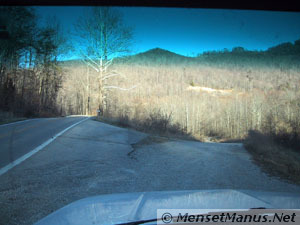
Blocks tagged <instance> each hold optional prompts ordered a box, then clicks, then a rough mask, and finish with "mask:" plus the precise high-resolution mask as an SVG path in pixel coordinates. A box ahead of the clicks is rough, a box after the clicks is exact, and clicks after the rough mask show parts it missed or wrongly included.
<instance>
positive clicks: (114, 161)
mask: <svg viewBox="0 0 300 225" xmlns="http://www.w3.org/2000/svg"><path fill="white" fill-rule="evenodd" d="M72 119H74V118H72ZM74 120H75V119H74ZM60 121H64V119H61V120H60ZM45 123H46V124H47V123H48V122H45ZM49 123H50V122H49ZM199 189H200V190H207V189H249V190H260V191H285V192H293V193H300V187H299V186H296V185H293V184H290V183H288V182H286V181H284V180H281V179H279V178H277V177H273V176H269V175H267V174H265V173H264V172H263V171H261V169H260V168H259V167H258V166H256V165H255V164H254V163H253V162H252V160H251V157H250V155H249V154H248V153H247V151H246V150H245V149H244V148H243V146H242V144H237V143H234V144H229V143H227V144H225V143H224V144H218V143H200V142H195V141H184V140H167V139H165V138H161V137H151V136H149V135H147V134H144V133H140V132H137V131H133V130H130V129H125V128H119V127H114V126H110V125H108V124H104V123H100V122H97V121H93V120H87V121H85V122H83V123H81V124H79V125H77V126H75V127H74V128H72V129H70V130H68V131H67V132H66V133H64V134H63V135H62V136H60V137H58V138H57V139H56V140H55V141H53V142H52V143H51V144H49V145H48V146H46V147H45V148H44V149H43V150H42V151H40V152H38V153H36V154H35V155H33V156H32V157H31V158H29V159H27V160H26V161H24V162H23V163H21V164H20V165H18V166H16V167H15V168H13V169H12V170H10V171H8V172H7V173H5V174H3V175H2V176H0V224H18V225H22V224H32V223H34V222H36V221H38V220H39V219H41V218H43V217H44V216H46V215H48V214H49V213H51V212H53V211H54V210H57V209H59V208H61V207H63V206H64V205H66V204H68V203H71V202H73V201H76V200H78V199H81V198H85V197H88V196H93V195H100V194H110V193H121V192H139V191H168V190H199ZM216 201H218V199H216Z"/></svg>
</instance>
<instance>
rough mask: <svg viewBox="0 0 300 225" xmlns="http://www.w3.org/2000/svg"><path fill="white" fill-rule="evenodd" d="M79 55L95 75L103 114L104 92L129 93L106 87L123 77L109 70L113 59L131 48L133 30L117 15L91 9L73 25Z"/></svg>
mask: <svg viewBox="0 0 300 225" xmlns="http://www.w3.org/2000/svg"><path fill="white" fill-rule="evenodd" d="M76 31H77V35H78V36H79V37H80V41H79V42H80V43H78V46H79V49H80V54H81V56H82V58H83V61H84V62H85V64H87V65H88V66H89V67H91V68H93V69H94V70H95V71H96V72H97V73H98V78H97V82H98V87H99V93H98V94H99V95H98V103H99V109H100V110H101V111H103V112H105V111H106V106H107V100H106V99H107V90H108V89H119V90H130V89H132V88H134V87H135V86H133V87H130V88H121V87H117V86H112V85H108V84H107V80H108V79H110V78H112V77H115V76H123V77H125V76H124V75H121V74H120V73H118V72H117V71H114V70H111V69H109V67H110V66H111V65H112V62H113V59H114V58H115V57H116V56H120V55H122V54H124V53H127V52H128V51H129V47H130V45H131V44H132V36H133V35H132V29H131V28H130V27H127V26H125V25H124V24H123V19H122V15H121V13H120V12H119V11H117V10H116V9H113V8H109V7H93V8H92V9H90V10H89V11H88V13H87V14H86V15H85V17H82V18H80V19H79V21H78V23H77V24H76Z"/></svg>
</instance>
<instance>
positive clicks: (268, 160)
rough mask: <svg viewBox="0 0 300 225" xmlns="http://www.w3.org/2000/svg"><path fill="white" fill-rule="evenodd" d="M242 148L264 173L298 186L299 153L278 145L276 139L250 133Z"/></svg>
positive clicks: (253, 132) (299, 180)
mask: <svg viewBox="0 0 300 225" xmlns="http://www.w3.org/2000/svg"><path fill="white" fill-rule="evenodd" d="M244 146H245V148H246V149H247V150H248V152H249V153H250V154H251V155H252V157H253V160H254V162H256V163H257V164H258V165H259V166H260V167H261V168H262V169H263V170H264V171H265V172H267V173H268V174H270V175H276V176H279V177H281V178H283V179H287V180H289V181H292V182H294V183H297V184H300V152H299V151H298V152H297V151H295V150H296V149H293V148H289V147H286V145H281V144H279V143H278V139H276V137H273V136H270V135H265V134H262V133H260V132H256V131H250V132H249V135H248V137H247V138H246V140H245V141H244Z"/></svg>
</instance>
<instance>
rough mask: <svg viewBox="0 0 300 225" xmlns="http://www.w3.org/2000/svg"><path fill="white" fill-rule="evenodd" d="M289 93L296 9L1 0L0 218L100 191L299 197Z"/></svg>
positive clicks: (296, 117) (5, 220)
mask: <svg viewBox="0 0 300 225" xmlns="http://www.w3.org/2000/svg"><path fill="white" fill-rule="evenodd" d="M299 90H300V13H299V12H279V11H262V10H260V11H259V10H231V9H200V8H164V7H160V8H159V7H157V8H156V7H112V6H111V7H100V6H98V7H96V6H89V7H87V6H72V7H71V6H61V7H58V6H56V7H54V6H30V7H29V6H28V7H25V6H10V7H8V6H1V7H0V115H1V116H0V123H1V125H0V146H1V147H0V148H1V150H0V203H1V207H0V224H33V223H36V222H37V221H39V220H40V219H42V218H43V217H45V216H47V215H48V214H50V213H52V212H53V211H55V210H58V209H59V208H61V207H63V206H65V205H67V204H69V203H72V202H74V201H76V200H79V199H82V198H86V197H90V196H96V195H103V194H116V193H132V192H152V191H183V190H219V189H222V190H223V189H229V190H250V191H263V192H288V193H298V194H299V193H300V186H299V184H300V173H299V171H300V152H299V149H300V91H299ZM282 201H284V200H282ZM206 202H207V204H208V202H209V201H206ZM225 202H226V201H225V200H224V201H221V203H225ZM221 203H220V204H221ZM242 203H243V202H241V204H242ZM116 205H118V204H117V203H116ZM246 206H247V207H248V205H246ZM202 207H205V206H204V205H203V206H202ZM209 207H211V208H213V202H212V203H211V205H209ZM219 207H222V206H221V205H219ZM224 207H225V206H224ZM237 207H240V206H237ZM251 207H265V205H254V206H251V205H249V208H251ZM143 219H145V220H146V219H153V218H152V217H151V218H140V220H143ZM126 222H130V221H119V223H120V224H121V223H126Z"/></svg>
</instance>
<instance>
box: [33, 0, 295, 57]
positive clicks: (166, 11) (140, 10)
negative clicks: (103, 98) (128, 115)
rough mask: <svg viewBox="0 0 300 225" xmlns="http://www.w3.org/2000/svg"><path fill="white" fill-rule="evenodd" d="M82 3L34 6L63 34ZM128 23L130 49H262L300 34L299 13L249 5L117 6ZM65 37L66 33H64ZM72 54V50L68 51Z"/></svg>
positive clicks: (184, 52)
mask: <svg viewBox="0 0 300 225" xmlns="http://www.w3.org/2000/svg"><path fill="white" fill-rule="evenodd" d="M86 9H87V8H86V7H81V6H74V7H67V6H65V7H37V12H38V13H39V14H40V15H41V16H42V17H43V18H47V17H49V16H50V17H51V16H55V17H57V19H58V20H59V21H60V23H61V24H62V27H63V30H64V31H65V32H66V33H67V34H68V33H69V32H72V31H73V24H74V22H76V20H77V19H78V17H79V16H81V15H83V11H84V10H86ZM117 9H118V10H120V11H121V12H122V13H123V16H124V23H126V24H127V25H130V26H132V27H133V28H134V34H135V45H134V46H133V53H138V52H143V51H147V50H149V49H152V48H156V47H159V48H163V49H167V50H169V51H173V52H176V53H178V54H182V55H188V56H193V55H195V54H198V53H202V52H203V51H209V50H222V49H224V48H227V49H232V48H233V47H236V46H242V47H245V48H246V49H249V50H265V49H267V48H269V47H271V46H274V45H277V44H280V43H282V42H288V41H290V42H293V41H295V40H297V39H300V13H297V12H273V11H250V10H222V9H219V10H216V9H180V8H146V7H117ZM68 38H70V39H72V36H71V35H69V36H68ZM69 57H71V58H74V57H75V56H74V57H72V56H69Z"/></svg>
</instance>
